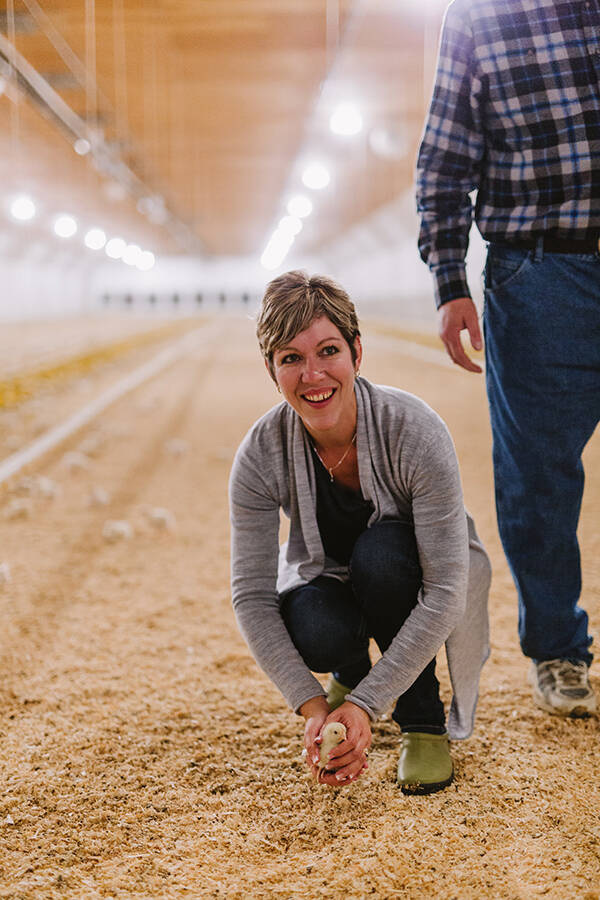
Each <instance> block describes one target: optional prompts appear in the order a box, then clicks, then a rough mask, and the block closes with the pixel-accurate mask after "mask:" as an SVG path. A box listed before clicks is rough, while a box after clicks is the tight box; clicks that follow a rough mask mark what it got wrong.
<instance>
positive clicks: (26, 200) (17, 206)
mask: <svg viewBox="0 0 600 900" xmlns="http://www.w3.org/2000/svg"><path fill="white" fill-rule="evenodd" d="M10 214H11V216H12V217H13V218H14V219H18V220H19V221H20V222H27V221H28V220H29V219H33V217H34V216H35V203H34V202H33V200H32V199H31V197H26V196H25V195H24V194H23V195H22V196H20V197H15V199H14V200H13V202H12V203H11V205H10Z"/></svg>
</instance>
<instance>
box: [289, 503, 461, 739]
mask: <svg viewBox="0 0 600 900" xmlns="http://www.w3.org/2000/svg"><path fill="white" fill-rule="evenodd" d="M349 570H350V580H349V581H348V582H341V581H338V580H337V579H334V578H328V577H326V576H323V575H321V576H320V577H319V578H315V580H314V581H311V582H310V583H309V584H307V585H303V586H302V587H299V588H296V589H295V590H293V591H290V592H289V593H288V594H286V595H285V596H284V598H283V600H282V607H281V612H282V616H283V620H284V622H285V624H286V627H287V629H288V631H289V633H290V636H291V638H292V640H293V642H294V645H295V646H296V648H297V650H298V651H299V653H300V655H301V656H302V658H303V659H304V661H305V663H306V665H307V666H308V667H309V669H311V670H312V671H313V672H333V675H334V677H335V678H337V680H338V681H340V682H341V683H342V684H343V685H345V686H346V687H349V688H353V687H356V685H357V684H358V683H359V681H361V680H362V679H363V678H364V677H365V675H367V674H368V672H369V669H370V668H371V661H370V659H369V638H370V637H373V638H374V640H375V642H376V643H377V646H378V647H379V649H380V650H381V652H382V653H384V652H385V650H387V648H388V647H389V645H390V644H391V642H392V640H393V639H394V637H395V636H396V634H397V633H398V631H399V629H400V627H401V626H402V624H403V623H404V621H405V620H406V619H407V618H408V616H409V614H410V612H411V610H412V609H413V608H414V606H415V605H416V602H417V595H418V593H419V589H420V587H421V583H422V573H421V567H420V565H419V556H418V552H417V545H416V541H415V535H414V530H413V528H412V527H411V526H410V525H405V524H403V523H401V522H392V521H384V522H378V523H377V524H376V525H373V526H372V527H371V528H367V530H366V531H363V533H362V534H361V535H360V537H359V538H358V540H357V541H356V544H355V545H354V550H353V552H352V558H351V560H350V567H349ZM392 718H393V719H394V720H395V721H396V722H397V723H398V724H399V725H400V726H401V727H402V728H403V729H405V730H406V729H408V730H411V729H412V730H418V727H417V726H425V727H429V728H431V730H433V731H437V730H439V731H443V730H444V723H445V717H444V707H443V704H442V702H441V700H440V696H439V683H438V680H437V678H436V676H435V659H432V660H431V662H430V663H429V664H428V665H427V666H426V668H425V669H424V670H423V672H422V673H421V674H420V675H419V677H418V678H417V680H416V681H415V682H414V683H413V684H412V685H411V687H409V689H408V690H407V691H406V692H405V693H404V694H402V696H401V697H399V698H398V701H397V703H396V706H395V709H394V712H393V714H392Z"/></svg>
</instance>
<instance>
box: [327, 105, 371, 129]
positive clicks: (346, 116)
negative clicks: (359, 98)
mask: <svg viewBox="0 0 600 900" xmlns="http://www.w3.org/2000/svg"><path fill="white" fill-rule="evenodd" d="M329 127H330V128H331V130H332V131H333V133H334V134H339V135H342V136H344V137H351V136H352V135H355V134H358V133H359V131H362V127H363V120H362V116H361V114H360V111H359V109H358V107H357V106H355V104H354V103H340V104H339V106H336V108H335V109H334V111H333V112H332V114H331V118H330V119H329Z"/></svg>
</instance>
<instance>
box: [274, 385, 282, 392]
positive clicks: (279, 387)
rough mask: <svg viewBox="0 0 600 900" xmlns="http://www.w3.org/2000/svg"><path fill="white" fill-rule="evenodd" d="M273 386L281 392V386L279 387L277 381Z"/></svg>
mask: <svg viewBox="0 0 600 900" xmlns="http://www.w3.org/2000/svg"><path fill="white" fill-rule="evenodd" d="M275 387H276V388H277V390H278V391H279V393H281V388H280V387H279V385H278V384H277V383H276V384H275Z"/></svg>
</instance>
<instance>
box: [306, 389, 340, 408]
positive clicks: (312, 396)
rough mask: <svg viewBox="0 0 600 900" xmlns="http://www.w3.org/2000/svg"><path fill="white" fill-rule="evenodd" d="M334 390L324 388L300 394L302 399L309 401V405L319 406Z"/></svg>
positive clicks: (329, 397)
mask: <svg viewBox="0 0 600 900" xmlns="http://www.w3.org/2000/svg"><path fill="white" fill-rule="evenodd" d="M335 390H336V389H335V388H326V389H325V390H320V391H307V392H306V393H305V394H302V399H303V400H306V402H307V403H310V404H311V406H321V405H323V404H325V403H327V401H328V400H330V399H331V397H333V395H334V394H335Z"/></svg>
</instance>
